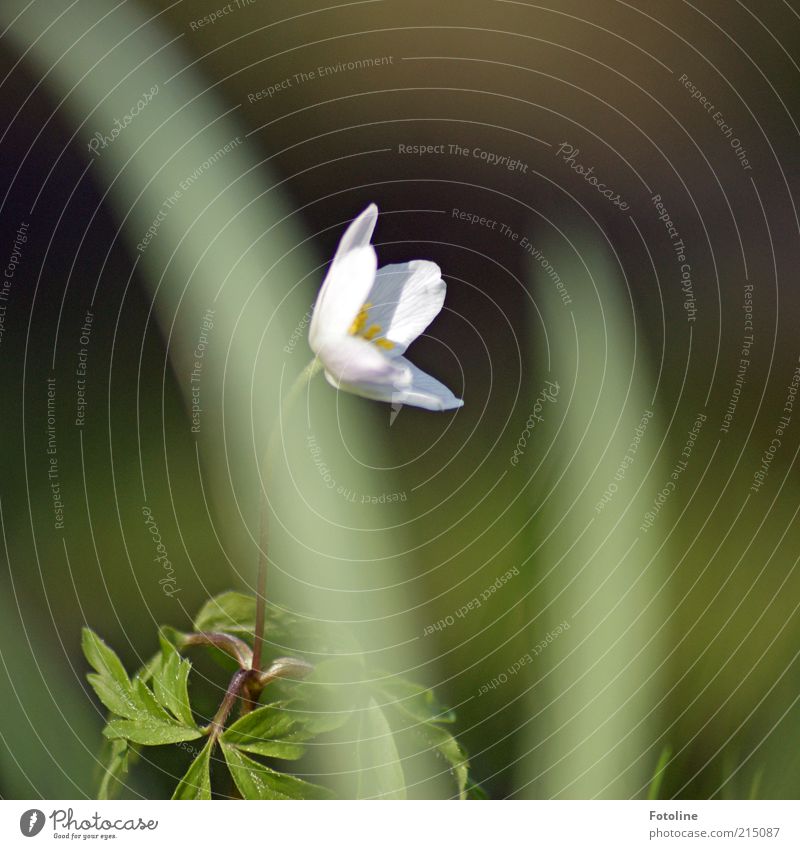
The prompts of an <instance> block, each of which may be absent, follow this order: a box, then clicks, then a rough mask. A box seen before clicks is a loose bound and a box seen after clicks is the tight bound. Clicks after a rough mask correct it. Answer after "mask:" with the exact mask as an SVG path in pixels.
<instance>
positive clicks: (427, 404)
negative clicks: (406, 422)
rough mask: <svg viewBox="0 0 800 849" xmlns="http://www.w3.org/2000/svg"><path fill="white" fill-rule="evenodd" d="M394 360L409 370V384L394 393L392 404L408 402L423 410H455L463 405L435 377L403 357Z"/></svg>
mask: <svg viewBox="0 0 800 849" xmlns="http://www.w3.org/2000/svg"><path fill="white" fill-rule="evenodd" d="M396 362H397V363H398V364H402V365H404V366H406V367H407V368H408V369H409V370H410V372H411V385H410V386H409V387H408V388H405V389H402V390H401V391H400V392H398V393H395V396H394V397H393V398H392V403H394V404H410V405H411V406H412V407H422V408H424V409H425V410H455V409H457V408H458V407H463V406H464V402H463V401H462V400H461V398H456V396H455V395H453V393H452V392H451V391H450V390H449V389H448V388H447V387H446V386H445V385H444V384H443V383H440V382H439V381H438V380H437V379H436V378H435V377H431V376H430V375H429V374H427V373H426V372H424V371H423V370H422V369H421V368H417V366H415V365H414V363H412V362H410V361H409V360H407V359H406V358H405V357H398V358H397V360H396Z"/></svg>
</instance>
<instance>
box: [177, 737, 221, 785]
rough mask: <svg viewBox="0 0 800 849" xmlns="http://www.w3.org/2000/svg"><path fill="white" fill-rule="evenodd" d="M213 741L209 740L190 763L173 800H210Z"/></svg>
mask: <svg viewBox="0 0 800 849" xmlns="http://www.w3.org/2000/svg"><path fill="white" fill-rule="evenodd" d="M213 747H214V741H213V740H209V741H208V742H207V743H206V744H205V746H203V750H202V751H201V752H200V754H199V755H198V756H197V757H196V758H195V759H194V760H193V761H192V764H191V766H190V767H189V769H188V770H186V774H185V775H184V776H183V778H182V779H181V780H180V781H179V782H178V786H177V787H176V788H175V792H174V793H173V794H172V798H173V799H210V798H211V750H212V749H213Z"/></svg>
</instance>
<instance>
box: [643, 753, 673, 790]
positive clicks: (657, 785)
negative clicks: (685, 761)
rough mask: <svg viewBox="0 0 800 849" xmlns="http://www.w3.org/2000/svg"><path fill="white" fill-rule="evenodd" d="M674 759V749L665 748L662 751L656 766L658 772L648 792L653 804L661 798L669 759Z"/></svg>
mask: <svg viewBox="0 0 800 849" xmlns="http://www.w3.org/2000/svg"><path fill="white" fill-rule="evenodd" d="M671 757H672V747H671V746H664V748H663V749H662V750H661V755H660V756H659V758H658V763H657V764H656V770H655V772H654V773H653V778H652V780H651V781H650V787H649V788H648V790H647V798H648V799H649V800H650V801H651V802H652V801H655V800H656V799H658V798H659V793H661V784H662V782H663V781H664V773H665V772H666V769H667V765H668V764H669V759H670V758H671Z"/></svg>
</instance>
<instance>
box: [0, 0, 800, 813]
mask: <svg viewBox="0 0 800 849" xmlns="http://www.w3.org/2000/svg"><path fill="white" fill-rule="evenodd" d="M212 14H214V15H218V17H216V18H214V19H213V20H211V19H209V18H206V19H205V20H203V18H204V16H209V15H212ZM0 34H1V42H2V46H3V50H2V51H0V92H2V97H3V101H2V103H3V110H2V111H3V117H2V121H0V125H1V129H0V148H1V149H2V155H1V156H0V174H1V175H2V176H1V178H0V189H2V199H1V205H0V265H1V266H2V268H3V274H4V280H5V281H7V283H8V285H7V286H5V287H4V289H3V291H2V293H0V298H2V301H0V306H2V308H3V325H2V331H3V332H2V337H0V369H2V381H1V385H2V392H3V405H2V411H3V423H2V433H3V439H2V443H1V444H0V457H1V458H2V475H0V507H1V508H2V509H1V511H0V513H1V516H2V534H3V544H2V546H1V547H0V553H1V556H0V559H2V563H3V568H2V575H1V577H0V581H2V591H1V594H0V604H2V611H1V614H0V656H1V657H2V662H3V663H2V668H1V669H0V704H2V709H0V734H2V740H1V743H2V745H1V746H0V794H2V796H3V797H7V798H8V797H10V798H22V797H25V798H29V797H39V796H41V797H44V798H71V797H78V798H80V797H83V796H89V797H91V796H92V795H94V793H95V792H96V786H97V775H98V772H97V771H98V763H97V758H96V756H97V752H98V750H99V745H100V730H101V728H102V713H101V710H100V708H99V706H98V704H97V703H96V701H95V700H94V697H93V695H92V694H91V693H90V691H89V689H88V687H87V685H86V684H85V672H86V668H85V662H84V660H83V659H82V656H81V655H80V648H79V640H80V628H81V626H82V625H84V624H89V625H90V626H91V627H92V628H94V629H95V630H96V631H97V632H98V633H100V634H101V635H103V637H104V638H106V639H107V640H108V641H109V642H110V643H111V644H112V645H114V646H115V647H116V648H117V649H118V651H119V652H120V655H121V656H122V657H123V659H124V660H125V662H126V664H127V665H128V666H129V667H130V668H134V667H135V666H136V665H137V664H138V663H141V662H142V661H143V660H144V659H146V658H147V657H149V656H150V654H151V653H152V652H153V651H154V650H155V648H156V645H157V643H156V636H155V625H157V624H158V623H166V624H170V625H173V626H175V627H178V628H185V627H187V626H188V623H189V622H190V620H191V616H192V614H193V613H194V612H195V611H196V610H197V608H199V606H200V605H201V604H202V603H203V602H204V601H205V600H206V599H207V598H209V597H210V596H211V595H213V594H214V593H217V592H220V591H222V590H225V589H231V588H235V589H239V590H243V591H247V590H248V589H252V587H253V581H254V572H255V563H256V543H255V536H256V533H257V511H258V493H259V483H260V480H259V473H258V457H259V456H260V455H261V453H262V452H263V450H264V447H265V445H266V440H267V436H268V432H269V428H270V427H271V423H272V422H273V421H274V419H275V416H276V410H277V405H278V401H279V399H280V397H281V394H282V392H283V391H285V388H286V387H287V386H288V385H289V383H290V382H291V380H293V379H294V376H295V375H296V374H297V373H298V372H299V371H300V369H301V368H302V367H303V366H304V365H305V364H306V362H307V361H308V359H309V358H310V351H309V350H308V347H307V343H306V333H307V328H306V325H307V322H308V318H307V314H308V311H309V309H310V307H311V305H312V303H313V300H314V296H315V293H316V290H317V287H318V286H319V284H320V282H321V279H322V277H323V276H324V273H325V267H326V263H327V262H328V260H329V259H330V257H331V256H332V254H333V251H334V250H335V246H336V243H337V240H338V238H339V236H340V235H341V233H342V232H343V229H344V227H345V226H346V225H347V223H348V221H349V220H350V219H352V218H353V217H354V216H355V215H357V214H358V213H359V212H360V211H361V210H362V209H363V208H364V207H365V206H366V205H367V204H368V203H369V202H373V201H374V202H376V203H377V204H378V205H379V207H380V209H381V217H380V220H379V223H378V228H377V231H376V237H375V243H376V247H377V249H378V253H379V257H380V260H381V262H382V263H388V262H398V261H404V260H407V259H411V258H415V257H420V258H428V259H432V260H435V261H436V262H438V263H439V264H440V266H441V267H442V269H443V272H444V276H445V279H446V281H447V283H448V295H447V301H446V303H445V308H444V310H443V312H442V314H441V315H440V316H439V317H438V318H437V320H436V321H435V322H434V324H433V325H432V326H431V327H430V328H429V330H428V332H427V334H426V335H425V336H424V337H423V338H421V339H420V340H419V341H418V342H416V343H415V344H414V346H413V348H412V349H411V356H412V358H413V359H414V361H415V362H416V363H418V364H419V365H420V366H421V367H423V368H425V369H426V370H428V371H430V372H431V373H433V374H434V375H435V376H436V377H438V378H439V379H441V380H442V381H444V382H445V383H446V384H447V385H448V386H450V387H452V388H453V390H454V391H455V392H456V393H457V394H461V395H462V396H463V398H464V400H465V405H464V407H463V408H462V409H461V410H459V411H458V412H457V413H455V414H454V413H445V414H433V413H427V412H425V411H421V410H415V409H411V408H408V407H405V408H403V409H402V410H400V411H399V413H397V415H396V417H395V418H394V420H392V416H391V415H390V408H389V407H388V406H386V405H381V404H376V403H372V402H368V401H363V400H361V399H358V398H354V397H348V396H343V395H338V394H337V393H336V392H334V391H333V390H332V389H331V388H330V387H329V386H328V385H327V384H326V383H325V382H324V381H322V380H321V379H320V380H319V381H318V382H317V383H315V384H314V386H313V387H312V389H311V391H310V393H309V395H308V396H307V398H306V403H304V404H303V405H302V409H301V410H299V411H297V412H296V413H295V414H294V415H293V416H292V417H291V418H289V419H287V420H285V421H284V428H283V434H284V439H283V440H282V443H281V445H282V448H283V451H282V462H281V468H280V469H279V470H278V471H277V472H276V478H275V481H274V482H272V483H270V484H269V485H268V486H267V490H268V493H269V498H270V504H271V506H272V508H273V511H274V517H275V521H274V530H273V539H272V544H271V549H270V556H271V559H272V571H271V575H270V589H269V597H270V599H271V601H272V602H274V603H275V604H277V605H279V606H281V607H283V608H286V609H290V610H293V611H296V612H300V613H302V614H303V615H307V616H309V617H310V618H312V619H320V620H324V621H332V622H342V623H346V624H347V626H348V627H350V628H351V629H352V630H353V632H354V633H355V634H356V636H357V638H358V640H359V642H360V644H361V645H362V647H363V648H364V650H365V652H366V654H367V655H368V656H369V658H370V660H371V662H373V663H374V664H375V667H376V668H382V669H390V670H392V671H396V672H398V673H402V674H404V675H406V676H407V677H410V678H412V679H414V680H418V681H420V682H421V683H424V684H426V685H430V686H431V687H433V688H434V689H435V691H436V693H437V695H438V697H439V698H440V699H441V700H443V701H445V702H446V703H448V704H450V705H452V706H453V707H454V708H455V710H456V714H457V725H456V729H457V731H458V734H459V738H460V739H461V740H462V741H463V743H464V744H465V746H466V747H467V749H468V750H469V752H470V755H471V764H472V772H473V776H474V778H475V780H477V781H479V782H480V783H481V785H482V786H483V787H484V789H485V790H486V792H487V793H488V794H489V795H490V796H491V797H493V798H506V797H513V798H559V797H560V798H594V797H609V798H630V797H645V796H646V795H647V794H648V792H650V788H651V782H652V780H653V777H654V775H655V774H658V775H659V782H660V787H659V789H658V793H659V794H660V795H661V796H663V797H666V798H668V797H685V798H707V797H723V798H724V797H728V798H746V797H748V796H751V795H753V796H758V797H763V798H787V797H788V798H792V797H796V795H797V792H798V788H800V755H798V751H800V749H798V746H797V740H798V738H799V737H800V705H798V699H799V698H800V666H799V665H798V662H797V659H798V649H797V646H798V642H799V639H798V638H799V637H800V615H798V606H799V605H800V576H798V573H797V561H798V552H800V525H798V521H797V513H798V509H799V508H800V490H799V489H798V469H797V455H798V450H800V405H795V404H794V398H795V395H794V392H795V390H796V387H797V385H798V380H800V377H798V376H797V374H798V373H797V371H796V370H797V368H798V365H799V364H800V360H799V359H798V358H799V357H800V342H798V334H797V317H798V308H799V305H798V295H797V288H796V277H797V267H798V233H799V232H800V221H799V219H798V211H797V202H796V193H797V181H798V161H800V160H799V159H798V155H797V151H798V134H800V130H799V129H798V125H797V116H798V92H799V91H800V88H799V87H798V84H797V83H798V73H799V72H800V68H798V64H797V63H798V60H799V59H800V50H799V49H798V48H799V46H800V8H799V7H798V5H797V3H796V2H787V0H769V2H758V3H757V2H755V0H743V2H735V3H732V2H727V0H701V2H698V3H694V4H692V3H688V2H683V0H675V2H670V3H662V2H657V0H637V2H633V3H624V2H621V0H595V2H591V3H588V2H580V0H574V1H573V2H569V0H549V2H546V3H541V4H534V3H529V2H522V0H520V1H519V2H517V0H466V1H465V0H444V2H437V3H431V2H417V0H363V1H362V2H350V3H341V2H336V3H334V2H326V0H282V2H269V3H267V2H266V1H265V0H251V2H247V1H246V0H240V2H238V3H237V2H236V0H233V2H232V3H230V4H228V5H227V6H221V5H220V0H217V2H216V3H209V2H207V1H206V0H202V2H192V3H189V2H175V3H159V2H155V0H152V2H145V0H126V2H122V3H116V2H111V0H108V2H106V0H93V2H84V1H83V0H79V2H77V3H68V2H66V1H65V0H64V2H62V0H50V2H44V0H35V2H32V3H27V2H22V0H4V2H3V4H2V8H1V9H0ZM320 69H321V70H320ZM326 69H327V70H326ZM154 88H155V89H156V91H155V93H154V94H152V96H151V98H150V99H149V102H147V103H146V105H144V106H143V108H138V107H137V102H138V101H139V100H140V98H142V96H143V94H144V93H145V92H153V90H154ZM115 121H119V122H120V124H119V125H116V124H115ZM115 126H116V127H117V132H115V133H113V136H112V131H113V130H114V128H115ZM96 134H100V135H99V136H98V135H96ZM103 136H107V137H108V138H107V139H106V140H104V141H103V143H102V145H101V143H100V141H99V139H100V138H101V137H103ZM92 139H95V143H94V145H92ZM734 142H735V143H734ZM428 145H429V146H434V147H433V150H432V151H429V152H427V153H423V154H420V153H418V152H416V153H415V152H412V151H413V148H414V146H428ZM93 147H94V149H93ZM570 156H571V158H570ZM503 157H506V158H505V159H503ZM498 160H500V161H499V163H498ZM577 165H580V166H581V167H582V169H592V171H590V172H588V173H587V172H586V171H585V170H584V171H583V172H581V171H580V170H579V169H577V167H575V166H577ZM593 176H596V177H597V179H598V180H599V182H600V183H602V184H603V185H605V186H607V187H609V188H610V189H611V191H609V194H612V195H613V196H615V197H617V198H618V200H617V202H616V203H615V202H613V200H610V199H609V198H608V197H606V196H604V195H603V194H601V192H600V191H599V190H598V187H597V186H596V185H595V184H593V182H592V181H591V180H590V179H589V178H591V177H593ZM182 183H183V184H184V185H185V186H186V188H181V184H182ZM176 192H179V196H178V197H176ZM654 198H656V200H654ZM658 203H660V204H662V206H661V207H659V206H658ZM461 213H464V214H465V215H462V214H461ZM467 216H471V217H470V218H467ZM660 216H667V217H668V218H669V221H670V222H671V226H672V227H673V230H672V231H670V229H669V226H670V225H668V224H667V223H666V222H665V220H663V219H660ZM159 219H160V220H159ZM156 221H157V222H158V223H157V226H156V227H154V229H155V235H152V237H150V238H149V239H148V240H146V241H145V237H146V234H147V231H148V228H150V227H151V226H153V225H154V222H156ZM23 237H24V239H23ZM679 256H680V257H681V258H679ZM9 274H10V276H9ZM1 283H2V281H0V284H1ZM209 311H211V313H209ZM88 315H91V321H90V322H88V323H89V326H90V328H91V329H90V333H87V332H86V330H85V329H83V328H85V327H86V326H87V321H88V318H87V316H88ZM209 316H210V319H209ZM209 325H210V326H209ZM198 345H203V346H204V347H203V349H202V351H203V357H202V358H201V359H202V367H201V369H200V373H199V374H198V376H197V380H196V381H195V382H194V383H193V382H192V380H191V372H192V369H193V367H194V363H195V360H196V359H197V355H196V350H197V348H198ZM84 369H85V374H84V372H83V370H84ZM48 380H50V381H53V382H52V383H48ZM79 381H85V383H79ZM548 381H549V383H548ZM556 384H557V386H558V391H557V393H554V392H553V390H552V387H553V386H554V385H556ZM548 387H550V393H551V394H550V397H549V398H548V397H546V396H545V397H543V396H542V392H543V391H544V390H546V389H547V388H548ZM193 389H194V390H195V391H196V393H199V394H195V395H193V394H192V391H193ZM79 392H80V393H85V394H79ZM49 393H50V394H49ZM198 398H199V401H198ZM48 401H50V407H48ZM83 402H85V406H80V405H81V404H82V403H83ZM193 402H194V403H196V404H197V405H198V406H199V407H200V408H201V410H200V412H199V413H197V415H196V417H195V418H193V415H192V404H193ZM79 410H80V411H82V413H83V415H82V416H81V413H80V412H79ZM196 412H197V411H196ZM532 416H533V418H532ZM726 416H727V418H726ZM79 417H80V419H79ZM77 420H80V421H81V424H77V423H76V421H77ZM193 425H194V426H195V430H193V429H192V428H193ZM775 440H778V442H775ZM49 449H53V450H52V451H51V453H48V450H49ZM515 450H517V452H518V453H517V454H516V456H515ZM512 458H513V460H512ZM626 458H627V459H626ZM53 459H55V461H56V466H55V473H54V472H53V468H54V467H53V466H51V461H52V460H53ZM758 475H761V477H759V476H758ZM331 481H333V482H334V484H335V485H333V486H332V485H331ZM54 484H57V485H58V487H59V490H58V494H59V496H60V501H61V503H62V504H63V511H64V512H63V517H62V516H61V514H57V513H56V512H55V509H54V501H53V494H54V490H53V485H54ZM143 507H148V508H149V509H150V510H151V512H152V515H153V516H154V517H156V521H157V523H158V526H159V531H160V534H161V537H162V539H163V541H164V544H165V545H166V547H167V549H168V551H169V557H170V561H171V570H170V572H169V574H167V573H166V572H165V571H164V569H163V567H162V564H159V563H157V562H154V560H153V557H154V552H153V546H152V541H151V538H150V535H149V533H148V528H147V526H146V525H145V522H144V519H143V514H142V508H143ZM648 514H650V516H649V518H648ZM62 518H63V521H62ZM509 573H510V577H503V576H507V575H509ZM165 578H167V579H168V580H167V581H165ZM498 579H501V580H500V581H498ZM493 586H494V587H495V588H494V589H490V588H491V587H493ZM476 597H477V598H478V599H479V601H480V604H479V605H473V609H471V610H467V612H466V613H463V614H462V615H458V611H460V610H461V611H463V610H464V608H465V606H467V607H468V605H469V603H470V602H471V601H472V600H473V599H475V598H476ZM207 674H208V675H212V673H211V672H210V671H209V672H208V673H207ZM181 763H182V762H181V761H180V756H179V755H178V756H175V755H173V754H169V753H159V752H153V753H151V757H149V759H148V762H146V763H143V764H141V765H140V768H139V769H138V770H137V772H136V773H134V774H132V775H131V777H130V780H129V788H128V793H129V795H131V796H134V797H135V796H145V797H162V796H166V795H168V794H169V792H170V789H171V786H172V784H171V782H173V776H174V775H175V774H177V773H178V772H179V771H180V770H181V769H182V766H181ZM183 767H185V764H183ZM429 790H430V788H429V787H428V786H427V785H425V784H421V785H420V786H419V787H418V788H417V790H416V794H417V795H426V794H427V793H428V792H429ZM411 793H412V795H414V793H415V791H414V790H413V789H412V791H411Z"/></svg>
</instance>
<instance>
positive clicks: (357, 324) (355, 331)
mask: <svg viewBox="0 0 800 849" xmlns="http://www.w3.org/2000/svg"><path fill="white" fill-rule="evenodd" d="M371 306H372V304H370V303H369V302H367V303H366V304H364V306H363V307H361V309H360V310H359V311H358V315H357V316H356V317H355V318H354V319H353V323H352V324H351V325H350V330H349V331H348V332H349V333H350V335H351V336H358V335H359V334H360V333H361V331H362V330H363V329H364V327H365V326H366V324H367V320H368V319H369V308H370V307H371Z"/></svg>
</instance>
